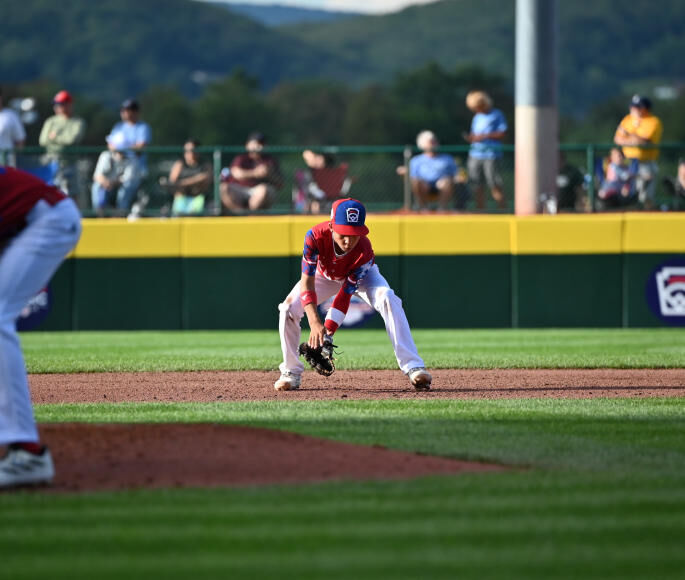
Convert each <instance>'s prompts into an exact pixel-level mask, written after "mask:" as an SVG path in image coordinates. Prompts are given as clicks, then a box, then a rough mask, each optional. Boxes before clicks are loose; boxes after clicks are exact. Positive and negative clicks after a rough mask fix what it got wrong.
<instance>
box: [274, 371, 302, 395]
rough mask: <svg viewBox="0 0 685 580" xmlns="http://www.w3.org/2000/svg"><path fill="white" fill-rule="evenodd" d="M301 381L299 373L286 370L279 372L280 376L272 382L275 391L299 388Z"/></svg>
mask: <svg viewBox="0 0 685 580" xmlns="http://www.w3.org/2000/svg"><path fill="white" fill-rule="evenodd" d="M301 381H302V379H301V377H300V375H296V374H294V373H291V372H290V371H286V372H284V373H281V378H280V379H278V380H277V381H276V382H275V383H274V389H276V390H277V391H295V390H297V389H299V388H300V382H301Z"/></svg>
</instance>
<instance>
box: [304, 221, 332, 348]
mask: <svg viewBox="0 0 685 580" xmlns="http://www.w3.org/2000/svg"><path fill="white" fill-rule="evenodd" d="M318 263H319V250H318V248H317V246H316V240H315V239H314V234H313V233H312V230H309V231H308V232H307V235H306V236H305V238H304V251H303V252H302V276H301V277H300V302H301V303H302V307H303V308H304V313H305V314H306V315H307V322H308V323H309V330H310V332H309V340H308V341H307V342H308V344H309V346H311V347H312V348H317V347H319V346H322V345H323V339H324V336H325V334H326V330H325V328H324V326H323V324H322V322H321V318H320V317H319V311H318V309H317V304H318V300H317V298H316V267H317V265H318Z"/></svg>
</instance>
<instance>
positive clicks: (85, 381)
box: [30, 369, 685, 403]
mask: <svg viewBox="0 0 685 580" xmlns="http://www.w3.org/2000/svg"><path fill="white" fill-rule="evenodd" d="M277 378H278V373H277V372H276V373H274V372H263V371H244V372H204V371H203V372H189V373H180V372H179V373H98V374H92V373H90V374H65V375H57V374H55V375H32V376H31V377H30V384H31V393H32V396H33V401H34V402H35V403H82V402H88V403H102V402H111V403H118V402H124V401H158V402H171V401H178V402H188V401H197V402H211V401H270V400H293V401H310V400H321V399H328V400H330V399H405V398H408V399H500V398H518V397H557V398H592V397H669V396H683V395H685V369H659V370H645V369H640V370H615V369H600V370H567V369H561V370H527V369H526V370H511V369H510V370H454V369H451V370H449V369H448V370H436V371H433V387H434V388H433V390H432V391H431V392H429V393H416V392H415V391H414V390H413V389H412V388H411V387H410V385H409V381H408V380H407V379H406V378H405V377H404V375H402V373H400V372H399V371H387V370H386V371H337V372H336V373H335V374H334V375H332V376H331V377H328V378H325V377H322V376H319V375H317V374H316V373H313V372H311V371H307V372H305V374H304V376H303V378H302V388H301V389H300V390H298V391H290V392H285V393H283V392H276V391H274V389H273V382H274V380H276V379H277Z"/></svg>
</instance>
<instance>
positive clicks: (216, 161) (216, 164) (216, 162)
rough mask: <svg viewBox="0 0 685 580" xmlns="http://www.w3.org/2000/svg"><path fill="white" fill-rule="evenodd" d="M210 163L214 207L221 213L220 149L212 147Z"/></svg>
mask: <svg viewBox="0 0 685 580" xmlns="http://www.w3.org/2000/svg"><path fill="white" fill-rule="evenodd" d="M212 162H213V163H212V165H213V169H214V208H215V209H216V211H217V212H218V215H220V214H221V194H220V191H219V188H220V187H221V149H214V152H213V153H212Z"/></svg>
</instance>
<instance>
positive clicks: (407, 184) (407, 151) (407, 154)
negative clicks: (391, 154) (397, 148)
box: [404, 146, 412, 211]
mask: <svg viewBox="0 0 685 580" xmlns="http://www.w3.org/2000/svg"><path fill="white" fill-rule="evenodd" d="M411 154H412V149H411V147H409V146H407V147H405V148H404V209H405V210H407V211H409V210H410V209H411V181H410V180H409V161H410V160H411Z"/></svg>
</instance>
